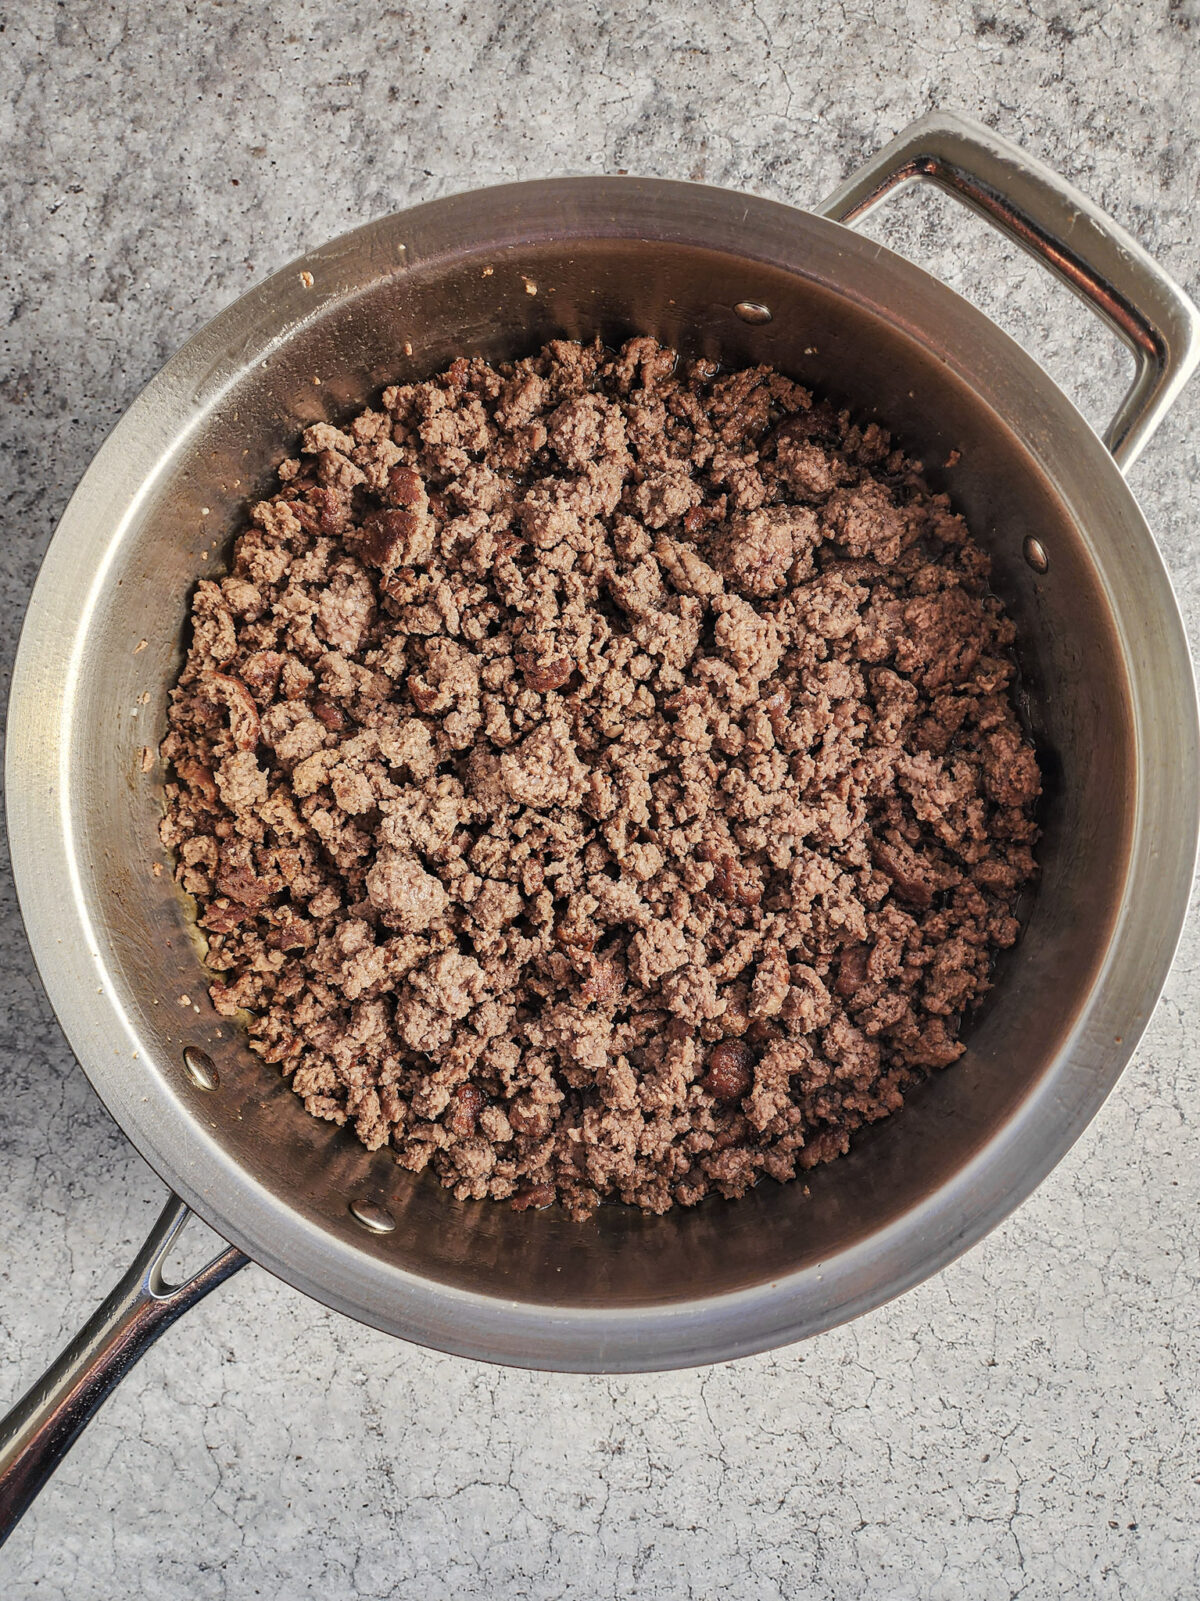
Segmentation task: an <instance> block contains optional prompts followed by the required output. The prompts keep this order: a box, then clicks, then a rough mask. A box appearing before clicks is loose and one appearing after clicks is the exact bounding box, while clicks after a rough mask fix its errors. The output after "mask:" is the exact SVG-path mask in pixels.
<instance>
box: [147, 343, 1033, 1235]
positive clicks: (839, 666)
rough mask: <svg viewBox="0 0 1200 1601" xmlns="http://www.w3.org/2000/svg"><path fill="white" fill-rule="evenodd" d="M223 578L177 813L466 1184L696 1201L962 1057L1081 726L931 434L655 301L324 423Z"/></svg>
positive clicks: (583, 1205) (340, 1097) (168, 837)
mask: <svg viewBox="0 0 1200 1601" xmlns="http://www.w3.org/2000/svg"><path fill="white" fill-rule="evenodd" d="M279 481H280V488H279V491H278V493H277V494H275V495H274V496H273V497H272V498H271V499H270V500H266V501H263V502H261V503H260V504H258V505H255V506H254V507H253V508H252V511H251V514H250V515H251V526H250V527H249V528H248V529H247V530H246V532H244V533H243V534H242V535H241V537H240V538H239V539H238V540H237V542H236V544H235V546H234V550H233V559H232V570H231V573H230V576H229V577H227V578H223V579H221V580H220V581H209V580H204V581H202V582H201V583H200V584H199V586H198V588H197V591H196V595H195V600H194V603H193V607H192V620H193V625H194V637H193V641H192V644H191V648H190V651H189V653H188V657H187V662H186V665H185V667H184V670H183V672H182V674H181V675H180V679H179V684H178V687H177V688H176V689H175V691H174V693H173V695H172V701H171V712H170V731H169V733H168V734H167V737H166V740H165V741H164V744H163V752H164V755H165V756H166V757H167V758H168V759H169V761H170V763H171V776H170V781H169V782H168V784H167V810H166V818H165V820H164V823H163V826H162V836H163V839H164V841H165V842H166V844H167V845H168V846H170V847H171V848H172V849H173V850H174V851H175V853H176V859H177V863H178V867H177V872H178V878H179V881H180V883H181V884H182V885H183V887H184V888H185V889H186V890H187V891H189V892H190V893H191V894H192V895H194V896H195V897H196V899H197V901H198V903H199V907H200V923H201V926H202V927H203V929H204V930H205V931H206V934H207V938H208V946H209V958H208V960H209V964H210V966H211V968H212V969H213V970H214V972H215V974H216V975H217V976H216V981H215V982H214V983H213V985H212V996H213V1000H214V1001H215V1003H216V1005H217V1007H218V1009H219V1010H220V1011H221V1012H223V1013H225V1014H227V1015H229V1016H234V1015H235V1014H238V1013H239V1012H240V1010H241V1009H242V1008H245V1009H246V1011H247V1012H248V1013H249V1014H250V1020H249V1025H248V1026H249V1036H250V1041H251V1044H252V1046H253V1048H254V1049H255V1050H256V1051H258V1052H259V1053H260V1054H261V1056H262V1057H263V1059H264V1060H265V1061H267V1062H272V1063H275V1064H276V1065H277V1066H278V1068H279V1071H280V1072H282V1073H285V1074H287V1075H289V1076H290V1077H291V1082H292V1086H293V1088H294V1089H295V1091H296V1093H297V1094H298V1095H300V1096H302V1097H303V1098H304V1104H305V1106H306V1107H307V1108H308V1110H309V1111H310V1112H312V1113H313V1114H314V1115H315V1116H317V1117H323V1118H328V1119H330V1120H331V1121H333V1122H335V1123H345V1122H349V1123H351V1124H352V1125H353V1128H354V1130H355V1132H356V1133H357V1134H358V1136H359V1138H360V1139H361V1140H362V1141H363V1142H364V1144H366V1145H367V1146H369V1147H372V1148H375V1147H378V1146H381V1145H384V1144H388V1143H390V1144H391V1146H392V1147H393V1149H394V1150H395V1153H396V1158H397V1160H398V1161H399V1162H400V1163H401V1164H402V1165H403V1166H405V1167H407V1168H411V1169H415V1170H420V1169H423V1168H425V1167H426V1166H427V1165H432V1167H433V1170H434V1171H435V1172H436V1174H437V1176H438V1177H439V1179H441V1181H442V1182H443V1183H444V1184H446V1185H448V1186H449V1187H451V1188H452V1189H453V1190H454V1192H455V1194H456V1195H458V1196H459V1197H463V1198H465V1197H484V1196H492V1197H495V1198H497V1199H511V1200H512V1203H513V1205H515V1206H518V1207H524V1206H541V1205H545V1204H548V1203H549V1202H551V1201H552V1200H554V1199H556V1198H557V1199H558V1200H559V1201H560V1202H561V1203H562V1204H563V1205H564V1206H565V1207H566V1208H567V1209H568V1210H569V1211H570V1212H571V1213H573V1214H574V1215H576V1216H580V1217H583V1216H586V1215H587V1214H588V1213H589V1212H591V1211H592V1210H593V1209H594V1208H595V1206H596V1205H597V1204H598V1203H599V1202H600V1201H601V1200H604V1199H607V1198H617V1199H620V1200H623V1201H627V1202H632V1203H634V1204H637V1205H639V1206H642V1207H645V1208H647V1209H649V1210H652V1211H661V1210H664V1209H665V1208H667V1207H669V1206H671V1205H672V1203H674V1202H680V1203H682V1204H684V1205H691V1204H693V1203H695V1202H696V1201H698V1200H700V1198H701V1197H702V1196H704V1195H706V1194H707V1193H708V1192H709V1191H711V1190H717V1191H719V1192H720V1193H721V1194H723V1195H725V1196H738V1195H741V1194H743V1193H744V1191H745V1190H746V1189H747V1188H748V1187H749V1186H751V1185H753V1184H754V1183H755V1182H756V1180H757V1179H758V1177H759V1175H760V1174H762V1173H766V1174H769V1175H770V1176H771V1177H772V1178H775V1179H780V1180H784V1179H790V1178H792V1177H793V1176H794V1175H795V1173H796V1170H797V1168H801V1169H804V1168H809V1167H812V1166H813V1165H814V1164H816V1163H818V1162H823V1161H827V1160H829V1159H830V1158H832V1157H835V1156H837V1155H838V1154H839V1153H841V1152H843V1151H845V1150H846V1148H847V1145H848V1144H849V1140H850V1136H851V1134H852V1133H853V1131H854V1130H855V1129H857V1128H859V1127H860V1126H861V1125H862V1124H864V1123H868V1122H873V1121H875V1120H876V1119H878V1118H882V1117H886V1116H887V1115H888V1114H889V1113H891V1112H894V1111H896V1110H897V1108H898V1107H899V1106H900V1105H901V1102H902V1099H903V1096H904V1093H905V1091H906V1089H908V1088H909V1087H910V1086H912V1085H913V1084H915V1083H917V1082H918V1081H919V1080H921V1079H922V1078H924V1077H925V1076H926V1075H927V1074H928V1073H929V1072H930V1071H931V1070H932V1069H935V1068H942V1067H946V1066H948V1065H949V1064H950V1063H951V1062H953V1061H954V1060H955V1058H956V1057H957V1056H958V1055H959V1054H960V1053H961V1051H962V1048H963V1047H962V1045H961V1044H960V1043H959V1041H958V1033H959V1025H960V1018H961V1015H962V1013H963V1011H964V1009H966V1008H968V1007H970V1005H971V1004H972V1003H973V1002H975V1001H976V1000H978V998H979V997H980V995H981V994H982V993H983V992H984V990H985V989H986V988H987V986H988V973H989V964H990V960H991V957H992V954H993V952H994V951H995V950H996V949H997V948H998V947H1001V946H1006V945H1011V944H1012V942H1013V940H1014V939H1015V938H1016V936H1017V931H1018V929H1017V923H1016V921H1015V919H1014V917H1013V915H1012V908H1013V903H1014V898H1015V895H1016V893H1017V891H1018V889H1019V888H1020V886H1021V885H1023V884H1024V883H1026V882H1027V881H1028V880H1029V879H1030V877H1031V875H1032V873H1033V871H1034V863H1033V858H1032V855H1031V849H1030V847H1031V844H1032V841H1033V840H1034V837H1035V828H1034V825H1033V822H1032V820H1031V809H1032V807H1033V804H1034V802H1035V800H1036V798H1037V796H1038V793H1039V776H1038V768H1037V763H1036V760H1035V757H1034V754H1033V751H1032V749H1031V748H1030V746H1029V744H1028V743H1027V741H1026V740H1025V739H1024V738H1023V736H1022V733H1021V731H1020V728H1019V726H1018V722H1017V718H1016V715H1015V713H1014V709H1013V703H1012V698H1011V685H1012V679H1013V672H1014V666H1013V661H1012V658H1011V655H1010V647H1011V645H1012V641H1013V630H1012V626H1011V624H1010V623H1009V622H1008V620H1007V619H1006V618H1005V616H1004V615H1003V612H1002V610H1001V608H1000V605H999V603H998V601H997V600H996V599H995V598H994V597H993V596H992V595H990V594H989V593H988V590H987V573H988V563H987V559H986V557H985V556H984V555H983V554H982V553H981V551H980V550H979V549H978V547H977V546H976V545H975V544H973V543H972V541H971V539H970V537H969V535H968V532H967V529H966V527H965V525H964V523H963V522H962V520H961V518H959V517H958V516H956V515H955V514H954V513H953V512H952V511H951V510H950V508H949V505H948V502H947V500H946V497H945V496H944V495H938V494H934V493H933V492H932V491H931V490H930V488H929V486H928V484H927V483H926V482H925V480H924V478H923V477H922V473H921V468H920V465H919V464H918V463H916V462H913V461H911V460H908V459H906V458H905V457H904V455H903V454H902V453H901V452H900V451H899V450H895V449H893V448H892V447H891V443H890V440H889V438H888V435H887V434H886V433H885V432H884V431H883V430H882V429H881V428H879V427H878V426H876V425H875V424H871V425H869V426H867V427H860V426H858V425H856V424H855V423H853V422H852V421H851V419H850V418H849V416H847V415H845V414H840V415H839V414H838V413H837V412H836V411H834V410H833V409H832V408H831V407H830V406H829V405H828V404H825V403H822V402H817V401H814V400H813V398H812V396H811V395H810V394H809V393H808V392H807V391H806V390H804V389H802V388H800V386H799V385H797V384H795V383H793V382H792V381H791V380H789V379H787V378H785V377H782V376H781V375H780V374H779V373H777V372H774V371H772V370H770V369H768V368H761V367H760V368H753V369H750V370H747V371H743V372H736V373H731V374H726V375H724V376H720V377H718V376H716V375H715V374H714V373H713V371H712V370H711V369H710V368H709V367H707V366H706V365H705V364H703V363H698V364H694V365H692V366H688V367H685V366H683V365H682V364H680V363H678V362H677V360H676V358H675V356H674V354H673V353H672V352H671V351H669V350H664V349H662V348H660V347H659V346H658V345H657V344H655V343H654V341H653V340H650V339H635V340H633V341H631V342H630V343H629V344H628V345H627V346H626V347H625V348H624V350H622V351H621V352H620V354H618V355H614V354H612V353H611V352H608V351H606V350H604V349H602V348H601V347H600V346H599V345H595V346H592V347H583V346H580V345H578V344H569V343H554V344H551V345H549V346H547V347H546V349H545V350H543V351H542V352H541V353H540V354H539V355H537V356H535V357H533V358H531V359H529V360H526V361H520V362H517V363H515V364H514V365H512V366H505V367H501V368H499V369H495V368H493V367H490V366H488V365H487V364H486V363H484V362H483V361H480V360H470V361H469V360H465V359H460V360H458V361H456V362H454V364H453V365H452V366H451V367H450V369H449V370H448V371H447V372H446V373H444V374H442V375H441V376H440V377H438V378H435V379H432V380H431V381H429V382H428V383H420V384H406V385H404V386H402V387H399V388H392V389H388V390H386V391H385V392H384V395H383V400H382V408H381V409H380V410H378V411H364V412H363V413H362V414H361V415H360V416H358V417H356V418H355V419H354V421H353V422H351V423H349V424H348V425H347V427H346V428H345V430H344V431H343V430H342V429H339V428H335V427H333V426H332V425H330V424H327V423H318V424H317V425H316V426H315V427H312V428H309V429H307V430H306V432H305V434H304V437H303V442H302V446H301V453H300V456H299V457H298V458H297V459H295V460H290V461H287V462H285V463H284V464H283V465H282V466H281V468H280V469H279Z"/></svg>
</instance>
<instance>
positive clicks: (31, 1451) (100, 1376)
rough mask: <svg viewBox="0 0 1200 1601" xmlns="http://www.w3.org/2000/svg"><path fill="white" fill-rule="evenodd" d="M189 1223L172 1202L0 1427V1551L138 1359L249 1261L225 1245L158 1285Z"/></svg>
mask: <svg viewBox="0 0 1200 1601" xmlns="http://www.w3.org/2000/svg"><path fill="white" fill-rule="evenodd" d="M191 1215H192V1214H191V1212H190V1211H189V1210H188V1208H187V1207H186V1206H185V1205H184V1203H183V1202H182V1201H181V1200H179V1199H178V1198H177V1197H176V1196H174V1195H173V1196H172V1197H171V1199H170V1200H169V1201H168V1202H167V1205H166V1206H165V1207H164V1209H163V1212H162V1215H161V1216H160V1218H159V1219H158V1222H157V1223H156V1224H155V1225H154V1228H153V1229H152V1230H151V1233H150V1237H149V1239H148V1240H147V1241H146V1243H145V1245H143V1246H142V1248H141V1250H140V1251H139V1252H138V1254H137V1256H136V1258H135V1259H134V1261H133V1264H132V1265H131V1267H130V1268H129V1271H128V1272H127V1273H126V1274H125V1276H124V1278H122V1280H121V1282H120V1283H119V1284H118V1285H117V1286H116V1288H115V1289H114V1290H113V1291H112V1293H111V1295H109V1297H108V1299H107V1300H106V1301H105V1302H104V1303H103V1304H102V1305H101V1306H99V1307H98V1308H97V1309H96V1311H95V1312H94V1313H93V1314H92V1316H91V1317H90V1318H89V1319H88V1321H87V1322H86V1323H85V1324H84V1326H83V1327H82V1328H81V1329H80V1331H79V1333H78V1334H77V1335H76V1336H75V1338H74V1339H73V1340H71V1342H70V1344H68V1345H67V1346H66V1347H65V1349H64V1350H63V1351H61V1352H60V1354H59V1356H58V1358H57V1359H56V1360H55V1361H54V1362H53V1363H52V1364H51V1365H50V1367H49V1368H47V1370H46V1372H45V1373H44V1374H43V1375H42V1377H41V1378H40V1379H38V1381H37V1382H36V1384H34V1385H33V1387H32V1388H31V1389H29V1390H28V1391H26V1393H25V1394H24V1395H23V1396H22V1397H21V1399H20V1400H19V1401H18V1402H17V1403H16V1405H15V1406H14V1407H13V1408H12V1410H11V1411H10V1412H9V1414H8V1416H7V1417H6V1418H4V1419H3V1420H2V1421H0V1545H3V1544H4V1542H5V1540H7V1539H8V1536H9V1535H10V1534H11V1533H12V1531H13V1530H14V1529H15V1528H16V1526H17V1524H18V1523H19V1522H20V1520H21V1518H22V1516H23V1515H24V1513H25V1511H26V1510H27V1509H28V1507H29V1504H30V1502H31V1501H32V1500H33V1499H34V1497H35V1496H36V1495H37V1494H38V1493H39V1491H40V1490H41V1489H42V1487H43V1486H44V1485H45V1483H46V1481H47V1480H48V1479H49V1477H50V1475H51V1474H52V1473H53V1472H54V1470H55V1468H56V1467H57V1466H58V1464H59V1463H60V1462H61V1461H62V1459H63V1457H65V1456H66V1454H67V1452H68V1451H69V1450H70V1449H71V1446H72V1445H73V1444H74V1443H75V1440H76V1438H77V1437H78V1435H79V1433H80V1431H81V1430H82V1429H83V1426H84V1424H85V1423H87V1421H88V1420H89V1418H91V1416H92V1415H93V1413H94V1412H96V1411H97V1410H98V1409H99V1407H100V1406H101V1405H102V1404H103V1402H104V1401H106V1400H107V1399H108V1396H109V1394H110V1393H111V1392H112V1390H113V1389H114V1388H115V1387H116V1385H117V1384H118V1382H119V1381H120V1380H121V1379H123V1378H124V1377H125V1375H126V1373H128V1372H129V1370H130V1368H131V1367H132V1366H133V1365H134V1363H135V1362H136V1361H137V1360H138V1358H139V1357H140V1356H141V1355H142V1354H143V1353H144V1352H146V1351H148V1350H149V1348H150V1347H151V1345H153V1344H154V1342H155V1340H156V1339H157V1338H158V1336H159V1335H160V1334H161V1333H162V1332H163V1330H164V1329H167V1328H170V1326H171V1324H172V1323H174V1321H175V1319H176V1318H177V1317H179V1316H180V1315H181V1314H182V1313H184V1312H186V1311H187V1309H188V1307H190V1306H194V1305H195V1303H196V1302H197V1301H199V1300H202V1299H203V1297H204V1296H206V1295H207V1294H208V1292H209V1290H212V1289H215V1288H216V1286H217V1285H218V1284H221V1283H222V1282H223V1281H224V1280H225V1279H227V1278H229V1276H230V1275H231V1274H233V1273H236V1272H237V1270H238V1269H239V1268H241V1267H245V1265H246V1263H247V1261H248V1260H249V1258H247V1257H245V1256H243V1255H242V1253H241V1252H240V1251H239V1250H236V1249H235V1248H234V1247H233V1246H232V1245H231V1246H229V1247H228V1249H227V1250H224V1251H222V1252H221V1253H220V1255H219V1256H215V1257H214V1258H213V1260H212V1261H211V1262H209V1263H208V1265H207V1266H206V1267H203V1268H201V1270H200V1271H199V1273H196V1274H194V1275H193V1277H191V1278H190V1279H188V1280H187V1281H186V1282H185V1283H183V1284H178V1285H168V1284H166V1283H164V1281H163V1276H162V1270H163V1263H164V1262H165V1260H166V1257H167V1252H168V1251H169V1250H170V1249H171V1246H172V1244H173V1243H174V1241H175V1239H176V1238H177V1236H178V1234H179V1232H180V1230H181V1229H182V1228H183V1226H184V1224H185V1223H186V1222H187V1220H188V1218H189V1217H191Z"/></svg>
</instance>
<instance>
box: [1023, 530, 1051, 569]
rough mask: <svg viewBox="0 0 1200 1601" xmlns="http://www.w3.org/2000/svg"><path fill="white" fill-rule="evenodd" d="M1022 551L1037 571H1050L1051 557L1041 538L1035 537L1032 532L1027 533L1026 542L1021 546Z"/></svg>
mask: <svg viewBox="0 0 1200 1601" xmlns="http://www.w3.org/2000/svg"><path fill="white" fill-rule="evenodd" d="M1021 551H1022V554H1023V555H1024V557H1025V560H1026V561H1027V562H1028V563H1029V565H1030V566H1031V567H1032V568H1033V570H1034V572H1035V573H1044V572H1048V571H1049V569H1050V558H1049V556H1047V554H1046V547H1045V546H1044V545H1043V544H1042V542H1041V540H1040V539H1035V538H1034V537H1033V535H1032V534H1026V536H1025V543H1024V544H1023V545H1022V546H1021Z"/></svg>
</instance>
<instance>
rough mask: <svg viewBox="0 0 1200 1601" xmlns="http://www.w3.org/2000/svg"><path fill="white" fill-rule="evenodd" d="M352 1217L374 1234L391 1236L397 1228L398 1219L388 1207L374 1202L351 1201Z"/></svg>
mask: <svg viewBox="0 0 1200 1601" xmlns="http://www.w3.org/2000/svg"><path fill="white" fill-rule="evenodd" d="M350 1215H351V1217H353V1218H354V1219H355V1221H356V1222H358V1223H361V1224H362V1226H363V1228H365V1229H370V1231H371V1233H372V1234H390V1233H391V1232H392V1230H393V1229H394V1228H395V1227H396V1219H395V1218H394V1217H393V1216H392V1214H391V1213H390V1212H389V1211H388V1209H387V1207H386V1206H379V1205H377V1204H376V1202H374V1201H351V1202H350Z"/></svg>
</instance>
